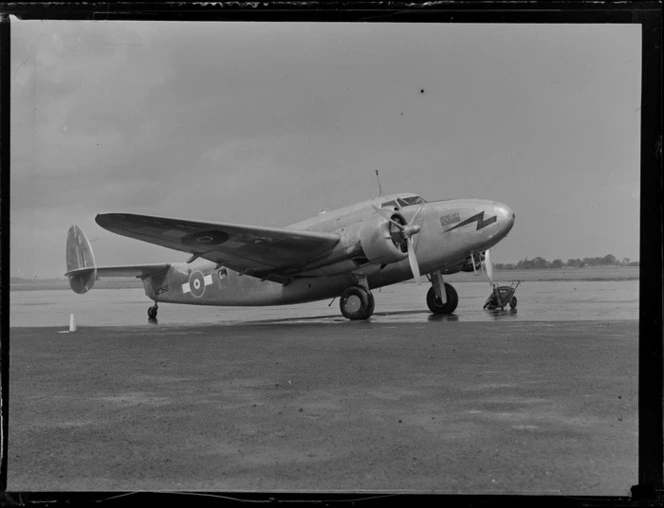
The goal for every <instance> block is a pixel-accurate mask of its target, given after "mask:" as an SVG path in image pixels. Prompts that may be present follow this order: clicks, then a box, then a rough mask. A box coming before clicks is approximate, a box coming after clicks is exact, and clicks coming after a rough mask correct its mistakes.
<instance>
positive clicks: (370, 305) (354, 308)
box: [339, 286, 376, 321]
mask: <svg viewBox="0 0 664 508" xmlns="http://www.w3.org/2000/svg"><path fill="white" fill-rule="evenodd" d="M339 307H340V308H341V313H342V314H343V316H344V317H345V318H346V319H350V320H353V321H355V320H358V319H369V318H370V317H371V315H372V314H373V311H374V308H375V307H376V302H375V301H374V297H373V295H372V294H371V291H369V290H368V289H365V288H364V287H363V286H351V287H349V288H347V289H346V290H345V291H344V292H343V293H341V299H340V300H339Z"/></svg>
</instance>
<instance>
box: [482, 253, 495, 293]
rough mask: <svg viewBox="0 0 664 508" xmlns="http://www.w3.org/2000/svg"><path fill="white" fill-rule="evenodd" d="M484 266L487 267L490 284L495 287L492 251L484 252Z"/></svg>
mask: <svg viewBox="0 0 664 508" xmlns="http://www.w3.org/2000/svg"><path fill="white" fill-rule="evenodd" d="M484 266H486V275H487V277H489V283H490V284H491V287H493V263H492V262H491V251H490V250H489V249H487V250H486V251H484Z"/></svg>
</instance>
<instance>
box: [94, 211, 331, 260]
mask: <svg viewBox="0 0 664 508" xmlns="http://www.w3.org/2000/svg"><path fill="white" fill-rule="evenodd" d="M95 220H96V222H97V224H99V225H100V226H101V227H103V228H104V229H107V230H109V231H111V232H113V233H116V234H119V235H122V236H127V237H129V238H134V239H136V240H141V241H144V242H148V243H153V244H156V245H161V246H162V247H167V248H169V249H174V250H178V251H181V252H187V253H189V254H193V255H195V256H198V257H201V258H203V259H208V260H210V261H214V262H216V263H219V264H225V265H227V266H229V267H231V268H233V269H235V270H238V271H241V272H248V271H250V270H254V271H257V272H261V273H272V272H279V271H280V270H282V269H284V268H289V269H292V268H297V267H303V266H305V265H306V263H307V262H308V261H310V260H312V259H314V258H315V257H317V256H319V255H320V254H322V253H324V252H326V251H328V250H330V249H332V248H333V247H334V246H335V245H336V244H337V243H338V242H339V239H340V237H339V236H338V235H336V234H331V233H320V232H311V231H302V230H291V229H283V228H266V227H258V226H243V225H238V224H221V223H211V222H200V221H191V220H184V219H170V218H166V217H154V216H148V215H136V214H128V213H109V214H100V215H97V217H96V219H95Z"/></svg>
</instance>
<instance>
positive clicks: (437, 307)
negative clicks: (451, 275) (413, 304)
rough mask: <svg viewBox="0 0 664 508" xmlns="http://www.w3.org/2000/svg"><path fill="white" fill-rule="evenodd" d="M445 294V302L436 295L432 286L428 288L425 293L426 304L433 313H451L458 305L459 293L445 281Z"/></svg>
mask: <svg viewBox="0 0 664 508" xmlns="http://www.w3.org/2000/svg"><path fill="white" fill-rule="evenodd" d="M445 296H446V297H447V302H445V303H443V301H442V300H441V299H440V298H439V297H438V295H436V290H435V289H434V288H433V287H430V288H429V292H428V293H427V305H428V306H429V310H430V311H431V312H433V313H434V314H452V312H454V311H455V310H456V308H457V305H459V295H458V294H457V292H456V289H454V287H452V286H450V285H449V284H448V283H447V282H445Z"/></svg>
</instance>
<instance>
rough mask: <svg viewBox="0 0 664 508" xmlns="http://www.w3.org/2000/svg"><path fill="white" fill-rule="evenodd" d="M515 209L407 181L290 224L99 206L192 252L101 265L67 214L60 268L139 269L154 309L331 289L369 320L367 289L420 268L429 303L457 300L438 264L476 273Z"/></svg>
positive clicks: (134, 230) (112, 224)
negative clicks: (441, 194)
mask: <svg viewBox="0 0 664 508" xmlns="http://www.w3.org/2000/svg"><path fill="white" fill-rule="evenodd" d="M514 220H515V215H514V212H513V211H512V210H511V209H510V208H509V207H508V206H507V205H504V204H502V203H499V202H497V201H489V200H482V199H476V198H471V199H448V200H442V201H432V202H428V201H426V200H424V199H423V198H422V197H421V196H419V195H417V194H414V193H410V192H402V193H397V194H389V195H386V196H379V197H377V198H373V199H370V200H366V201H362V202H360V203H357V204H354V205H351V206H346V207H343V208H339V209H336V210H332V211H321V212H320V213H318V214H317V215H315V216H314V217H311V218H309V219H306V220H304V221H301V222H298V223H296V224H292V225H290V226H288V227H286V228H273V227H259V226H246V225H238V224H228V223H213V222H202V221H194V220H185V219H176V218H166V217H156V216H148V215H136V214H132V213H104V214H99V215H97V216H96V218H95V221H96V222H97V224H98V225H99V226H101V227H102V228H104V229H106V230H108V231H111V232H113V233H116V234H118V235H123V236H127V237H129V238H134V239H136V240H141V241H144V242H148V243H152V244H156V245H161V246H163V247H167V248H169V249H173V250H177V251H180V252H185V253H187V254H189V258H188V259H187V260H186V261H185V262H173V263H158V264H142V265H124V266H96V264H95V258H94V254H93V252H92V247H91V246H90V242H89V241H88V239H87V237H86V236H85V233H84V232H83V231H82V230H81V228H79V227H78V226H76V225H73V226H71V227H70V228H69V231H68V235H67V246H66V247H67V255H66V262H67V272H66V274H65V275H66V276H67V277H68V279H69V284H70V287H71V289H72V290H73V291H74V292H76V293H79V294H83V293H86V292H87V291H89V290H90V289H92V287H93V286H94V284H95V281H96V280H97V279H98V278H103V277H127V276H132V277H137V278H139V279H141V281H142V282H143V287H144V289H145V294H146V296H147V297H148V298H149V299H151V300H152V301H153V302H154V305H152V306H151V307H149V309H148V318H149V320H151V321H155V320H156V317H157V311H158V304H159V303H162V302H168V303H182V304H190V305H219V306H263V305H281V304H296V303H302V302H309V301H315V300H322V299H329V298H333V299H334V298H337V297H339V306H340V310H341V313H342V315H343V316H344V317H345V318H347V319H349V320H366V319H369V318H370V317H371V315H372V314H373V312H374V308H375V301H374V296H373V294H372V292H371V290H372V289H376V288H380V287H383V286H387V285H390V284H395V283H398V282H402V281H406V280H409V279H412V278H415V280H416V282H417V283H418V284H420V283H421V274H425V275H426V278H427V279H428V280H429V281H430V283H431V287H430V288H429V290H428V293H427V296H426V302H427V305H428V307H429V310H430V311H431V312H432V313H434V314H443V315H445V314H452V313H453V312H454V311H455V310H456V308H457V305H458V301H459V298H458V294H457V292H456V290H455V289H454V287H453V286H451V285H450V284H448V283H447V282H445V281H444V276H445V275H449V274H452V273H456V272H459V271H464V272H471V271H475V272H476V273H477V270H478V269H480V268H481V267H482V262H483V261H484V262H485V264H486V262H488V261H489V259H488V258H489V249H490V248H491V247H493V246H494V245H496V244H497V243H498V242H499V241H501V240H502V239H503V238H505V236H507V234H508V233H509V232H510V230H511V229H512V227H513V225H514ZM199 258H200V259H199ZM195 260H199V261H197V263H194V261H195ZM488 269H489V266H487V273H489V271H488Z"/></svg>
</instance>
